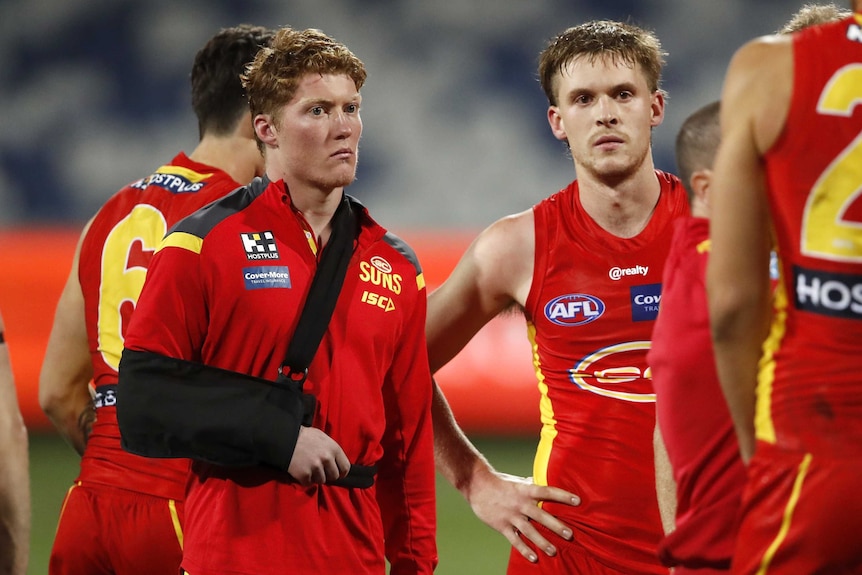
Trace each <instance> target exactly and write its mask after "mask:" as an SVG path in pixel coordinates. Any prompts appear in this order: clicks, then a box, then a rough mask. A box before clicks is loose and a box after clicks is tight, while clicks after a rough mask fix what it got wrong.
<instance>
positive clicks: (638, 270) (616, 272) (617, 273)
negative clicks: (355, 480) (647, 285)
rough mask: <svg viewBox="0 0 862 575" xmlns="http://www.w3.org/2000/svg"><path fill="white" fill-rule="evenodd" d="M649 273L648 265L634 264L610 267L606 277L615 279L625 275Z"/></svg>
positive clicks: (644, 275) (644, 274)
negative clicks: (624, 266) (632, 265)
mask: <svg viewBox="0 0 862 575" xmlns="http://www.w3.org/2000/svg"><path fill="white" fill-rule="evenodd" d="M648 273H649V266H634V267H632V268H620V267H612V268H611V269H610V270H608V277H610V278H611V279H612V280H614V281H617V280H619V279H622V278H623V277H625V276H643V277H646V275H647V274H648Z"/></svg>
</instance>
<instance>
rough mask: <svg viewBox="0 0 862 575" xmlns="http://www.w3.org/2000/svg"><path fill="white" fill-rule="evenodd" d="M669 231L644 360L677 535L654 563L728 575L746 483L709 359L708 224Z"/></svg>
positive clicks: (687, 221) (690, 223)
mask: <svg viewBox="0 0 862 575" xmlns="http://www.w3.org/2000/svg"><path fill="white" fill-rule="evenodd" d="M675 227H676V232H675V234H674V237H673V245H672V247H671V251H670V254H669V255H668V258H667V262H666V263H665V271H664V279H663V281H662V303H661V313H659V316H658V319H657V320H656V323H655V329H654V330H653V334H652V348H651V349H650V352H649V354H648V356H647V359H648V361H649V365H650V368H651V369H652V380H653V387H654V388H655V394H656V418H657V420H658V425H659V428H660V429H661V433H662V437H663V439H664V443H665V447H666V448H667V454H668V458H669V459H670V463H671V466H672V467H673V472H674V480H675V481H676V486H677V489H676V500H677V510H676V528H675V529H674V531H673V532H671V533H670V534H669V535H668V536H667V537H665V538H664V539H663V540H662V542H661V544H660V545H659V556H660V557H661V559H662V561H663V562H664V563H665V564H666V565H668V566H672V567H676V570H675V573H676V572H682V571H681V569H680V567H682V568H686V569H697V571H693V572H694V573H701V572H703V569H707V568H708V569H714V570H722V571H729V569H730V559H731V557H732V555H733V548H734V544H735V543H736V530H737V527H738V521H739V505H740V500H741V498H742V490H743V488H744V487H745V478H746V476H745V465H744V464H743V462H742V458H741V457H740V455H739V444H738V442H737V440H736V432H735V431H734V428H733V421H732V420H731V418H730V411H729V410H728V408H727V404H726V403H725V399H724V395H723V393H722V391H721V386H720V385H719V382H718V374H717V373H716V368H715V358H714V356H713V351H712V339H711V335H710V329H709V311H708V309H707V302H706V286H705V277H706V264H707V260H708V259H709V248H710V243H709V220H708V219H705V218H680V219H678V220H676V222H675ZM685 572H688V571H685Z"/></svg>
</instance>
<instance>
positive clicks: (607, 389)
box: [569, 341, 655, 403]
mask: <svg viewBox="0 0 862 575" xmlns="http://www.w3.org/2000/svg"><path fill="white" fill-rule="evenodd" d="M649 349H650V342H648V341H629V342H626V343H617V344H614V345H609V346H608V347H604V348H602V349H600V350H598V351H594V352H593V353H591V354H590V355H588V356H586V357H584V358H583V359H582V360H581V361H579V362H578V363H577V365H575V366H574V367H573V368H572V369H570V370H569V378H570V379H571V381H572V383H574V384H575V385H576V386H578V387H579V388H581V389H583V390H584V391H589V392H590V393H595V394H596V395H601V396H604V397H610V398H613V399H619V400H622V401H630V402H632V403H653V402H655V393H654V392H653V389H652V383H651V380H652V371H651V370H650V368H649V366H648V365H646V363H645V359H644V358H645V357H646V353H647V352H648V351H649Z"/></svg>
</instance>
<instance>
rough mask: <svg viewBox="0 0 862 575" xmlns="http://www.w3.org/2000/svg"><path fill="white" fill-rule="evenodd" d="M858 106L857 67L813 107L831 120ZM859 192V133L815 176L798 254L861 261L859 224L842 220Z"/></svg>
mask: <svg viewBox="0 0 862 575" xmlns="http://www.w3.org/2000/svg"><path fill="white" fill-rule="evenodd" d="M857 104H862V65H860V64H852V65H849V66H845V67H843V68H841V69H840V70H838V71H837V72H835V74H834V75H833V76H832V78H831V79H830V80H829V82H828V83H827V84H826V86H825V87H824V88H823V92H822V93H821V94H820V101H819V102H818V104H817V111H818V112H819V113H821V114H827V115H830V116H848V117H849V116H850V115H851V114H852V113H853V109H854V107H855V106H856V105H857ZM860 193H862V133H860V134H859V135H858V136H857V137H856V138H855V139H854V140H853V141H852V142H851V143H850V145H849V146H847V147H846V148H845V149H844V150H843V151H842V152H841V154H840V155H839V156H838V157H837V158H836V159H835V161H833V162H832V163H831V164H830V165H829V167H828V168H827V169H826V170H825V171H824V172H823V173H822V174H821V175H820V177H819V178H818V179H817V182H816V183H815V184H814V187H813V188H812V190H811V192H810V193H809V195H808V200H807V201H806V203H805V211H804V213H803V215H802V246H801V250H802V254H803V255H806V256H811V257H816V258H822V259H827V260H833V261H845V262H862V224H860V223H857V222H851V221H848V220H845V219H844V214H846V212H847V210H848V208H849V207H850V205H851V204H852V203H853V202H854V201H856V200H857V199H858V197H859V194H860Z"/></svg>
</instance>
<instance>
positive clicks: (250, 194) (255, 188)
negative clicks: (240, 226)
mask: <svg viewBox="0 0 862 575" xmlns="http://www.w3.org/2000/svg"><path fill="white" fill-rule="evenodd" d="M269 183H270V182H269V180H268V179H266V178H255V179H254V180H252V182H251V183H250V184H248V185H246V186H240V187H238V188H236V189H235V190H233V191H232V192H230V193H228V194H227V195H224V196H222V197H220V198H218V199H216V200H214V201H213V202H212V203H210V204H207V205H206V206H204V207H202V208H200V209H198V210H197V211H195V212H193V213H192V214H190V215H188V216H186V217H185V218H183V219H181V220H179V221H178V222H177V223H176V224H174V226H173V227H172V228H171V229H170V230H168V236H170V235H172V234H186V235H191V236H194V237H196V238H200V239H201V240H203V239H204V238H205V237H206V236H207V235H208V234H209V233H210V232H211V231H212V230H213V229H214V228H215V227H216V226H218V224H220V223H221V222H223V221H225V220H226V219H228V218H230V217H232V216H234V215H236V214H238V213H239V212H241V211H243V210H245V209H246V208H248V207H249V206H250V205H251V204H252V202H254V200H255V199H256V198H258V197H260V196H261V195H262V194H263V192H264V190H266V188H267V186H268V185H269Z"/></svg>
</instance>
